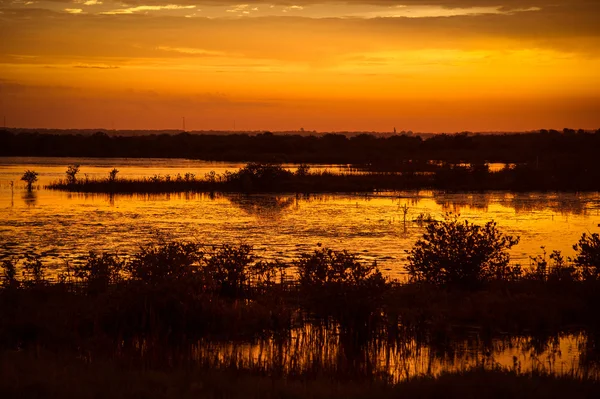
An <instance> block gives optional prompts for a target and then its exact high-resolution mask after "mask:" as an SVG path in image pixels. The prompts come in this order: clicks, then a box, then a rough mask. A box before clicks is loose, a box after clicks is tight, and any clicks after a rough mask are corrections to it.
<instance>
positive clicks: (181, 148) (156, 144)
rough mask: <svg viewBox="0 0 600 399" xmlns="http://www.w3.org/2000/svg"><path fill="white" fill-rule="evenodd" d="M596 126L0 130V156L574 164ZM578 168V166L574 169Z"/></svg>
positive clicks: (395, 165)
mask: <svg viewBox="0 0 600 399" xmlns="http://www.w3.org/2000/svg"><path fill="white" fill-rule="evenodd" d="M599 148H600V129H599V130H597V131H595V132H590V131H584V130H581V129H580V130H577V131H576V130H572V129H564V130H563V131H556V130H541V131H539V132H537V133H518V134H517V133H512V134H501V135H482V134H469V133H459V134H440V135H436V136H433V137H429V138H426V139H423V138H422V137H419V136H414V135H402V134H400V135H393V136H388V137H379V136H375V135H370V134H360V135H357V136H353V137H347V136H346V135H342V134H325V135H322V136H312V135H311V136H305V135H274V134H272V133H268V132H267V133H263V134H258V135H248V134H229V135H222V134H190V133H181V134H176V135H172V134H158V135H157V134H149V135H144V136H109V135H107V134H106V133H104V132H97V133H95V134H92V135H82V134H40V133H12V132H9V131H0V156H56V157H58V156H64V157H75V156H77V157H158V158H191V159H203V160H214V161H236V162H248V161H253V162H294V163H339V164H353V165H357V166H366V167H368V168H371V169H373V170H377V169H378V170H397V171H401V170H405V169H407V168H408V169H412V168H414V164H415V163H417V164H418V163H423V162H426V161H432V160H433V161H441V162H448V163H483V162H500V163H521V164H522V163H527V164H530V165H534V164H535V165H538V166H539V165H540V164H553V165H554V164H561V165H562V164H573V165H576V166H578V167H579V168H580V169H581V170H583V169H587V168H590V167H594V162H591V161H593V160H594V158H595V157H596V156H597V152H598V149H599ZM576 169H577V168H576Z"/></svg>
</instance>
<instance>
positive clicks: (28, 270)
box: [22, 255, 48, 287]
mask: <svg viewBox="0 0 600 399" xmlns="http://www.w3.org/2000/svg"><path fill="white" fill-rule="evenodd" d="M44 269H45V266H44V265H43V264H42V261H41V259H40V257H39V256H38V255H27V257H26V258H25V262H23V272H22V274H23V283H24V284H25V286H27V287H39V286H42V285H46V284H47V283H48V281H47V280H46V271H45V270H44Z"/></svg>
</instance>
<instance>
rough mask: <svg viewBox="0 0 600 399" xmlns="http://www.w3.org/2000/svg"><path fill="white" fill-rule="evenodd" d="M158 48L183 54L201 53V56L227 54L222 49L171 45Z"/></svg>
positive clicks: (158, 48)
mask: <svg viewBox="0 0 600 399" xmlns="http://www.w3.org/2000/svg"><path fill="white" fill-rule="evenodd" d="M156 49H157V50H161V51H171V52H175V53H181V54H189V55H199V56H207V57H220V56H225V55H227V54H226V53H225V52H222V51H213V50H205V49H201V48H192V47H169V46H158V47H157V48H156Z"/></svg>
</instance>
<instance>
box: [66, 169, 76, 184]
mask: <svg viewBox="0 0 600 399" xmlns="http://www.w3.org/2000/svg"><path fill="white" fill-rule="evenodd" d="M65 173H66V174H67V183H69V184H75V183H77V173H79V165H78V164H73V165H69V166H68V167H67V171H66V172H65Z"/></svg>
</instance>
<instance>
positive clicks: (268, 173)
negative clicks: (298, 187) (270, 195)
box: [225, 162, 294, 191]
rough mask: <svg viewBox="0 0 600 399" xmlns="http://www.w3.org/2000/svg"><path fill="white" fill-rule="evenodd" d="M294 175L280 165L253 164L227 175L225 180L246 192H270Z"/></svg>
mask: <svg viewBox="0 0 600 399" xmlns="http://www.w3.org/2000/svg"><path fill="white" fill-rule="evenodd" d="M293 176H294V174H293V173H292V172H290V171H289V170H286V169H284V168H283V166H281V165H279V164H262V163H254V162H251V163H249V164H247V165H246V166H244V167H243V168H241V169H240V170H238V171H237V172H235V173H226V174H225V180H226V181H227V182H228V183H233V184H235V185H237V186H239V188H241V189H243V190H245V191H254V190H261V191H265V190H270V189H272V188H274V187H276V186H277V184H278V183H281V182H283V181H286V180H289V179H290V178H291V177H293Z"/></svg>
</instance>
